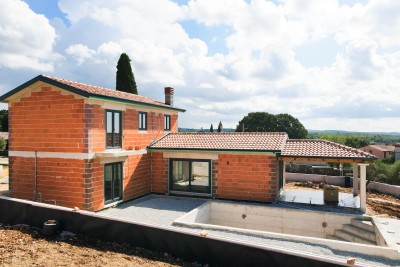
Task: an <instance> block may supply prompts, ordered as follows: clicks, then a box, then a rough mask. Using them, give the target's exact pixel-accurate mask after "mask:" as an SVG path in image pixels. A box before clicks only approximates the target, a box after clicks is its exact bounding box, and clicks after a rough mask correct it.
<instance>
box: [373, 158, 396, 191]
mask: <svg viewBox="0 0 400 267" xmlns="http://www.w3.org/2000/svg"><path fill="white" fill-rule="evenodd" d="M367 179H368V180H369V181H375V182H381V183H387V184H393V185H400V161H396V162H395V163H394V164H386V163H384V161H382V160H377V161H375V162H374V163H372V164H370V165H369V166H368V168H367Z"/></svg>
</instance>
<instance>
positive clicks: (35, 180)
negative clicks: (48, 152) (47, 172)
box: [33, 151, 37, 202]
mask: <svg viewBox="0 0 400 267" xmlns="http://www.w3.org/2000/svg"><path fill="white" fill-rule="evenodd" d="M33 186H34V187H33V188H34V189H33V201H35V202H36V194H37V151H35V172H34V185H33Z"/></svg>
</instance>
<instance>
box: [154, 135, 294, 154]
mask: <svg viewBox="0 0 400 267" xmlns="http://www.w3.org/2000/svg"><path fill="white" fill-rule="evenodd" d="M286 139H287V134H286V133H266V132H264V133H170V134H168V135H166V136H164V137H162V138H160V139H159V140H157V141H155V142H154V143H153V144H151V145H150V146H149V147H150V148H152V149H178V150H182V149H184V150H185V149H187V150H243V151H281V150H282V148H283V146H284V144H285V141H286Z"/></svg>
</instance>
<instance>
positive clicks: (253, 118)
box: [236, 112, 275, 132]
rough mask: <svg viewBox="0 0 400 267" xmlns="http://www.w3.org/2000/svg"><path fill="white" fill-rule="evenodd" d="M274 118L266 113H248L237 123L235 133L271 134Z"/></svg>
mask: <svg viewBox="0 0 400 267" xmlns="http://www.w3.org/2000/svg"><path fill="white" fill-rule="evenodd" d="M273 125H275V116H274V115H272V114H269V113H267V112H250V113H249V114H248V115H246V116H244V117H243V119H242V120H240V121H239V125H238V126H237V127H236V132H242V131H243V132H273V131H275V128H274V127H273Z"/></svg>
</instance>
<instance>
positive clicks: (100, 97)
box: [89, 94, 186, 112]
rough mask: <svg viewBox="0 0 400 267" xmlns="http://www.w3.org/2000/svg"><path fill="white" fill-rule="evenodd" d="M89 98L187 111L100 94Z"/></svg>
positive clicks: (180, 110)
mask: <svg viewBox="0 0 400 267" xmlns="http://www.w3.org/2000/svg"><path fill="white" fill-rule="evenodd" d="M89 98H92V99H99V100H109V101H112V102H119V103H125V104H135V105H139V106H148V107H156V108H160V109H168V110H175V111H179V112H186V110H185V109H181V108H175V107H167V106H161V105H156V104H150V103H145V102H140V101H134V100H128V99H122V98H118V97H112V96H104V95H99V94H90V95H89Z"/></svg>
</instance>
